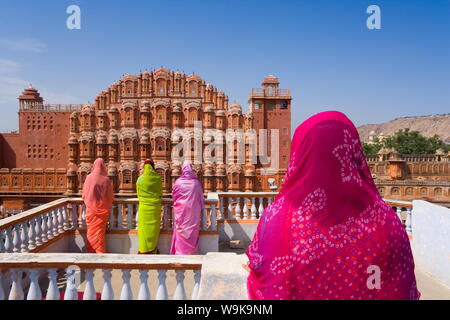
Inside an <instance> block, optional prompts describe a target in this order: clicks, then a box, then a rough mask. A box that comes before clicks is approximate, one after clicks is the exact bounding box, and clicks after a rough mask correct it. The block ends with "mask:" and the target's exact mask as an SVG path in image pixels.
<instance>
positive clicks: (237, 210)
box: [234, 197, 241, 219]
mask: <svg viewBox="0 0 450 320" xmlns="http://www.w3.org/2000/svg"><path fill="white" fill-rule="evenodd" d="M235 199H236V207H235V208H234V212H235V216H234V217H235V218H236V219H241V204H240V202H241V198H239V197H238V198H235Z"/></svg>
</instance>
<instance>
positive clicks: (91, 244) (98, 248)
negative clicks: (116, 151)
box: [82, 158, 114, 253]
mask: <svg viewBox="0 0 450 320" xmlns="http://www.w3.org/2000/svg"><path fill="white" fill-rule="evenodd" d="M82 197H83V201H84V203H85V205H86V225H87V251H88V252H89V253H105V252H106V239H105V238H106V225H107V224H108V219H109V210H110V208H111V205H112V203H113V199H114V192H113V186H112V182H111V180H109V178H108V176H107V174H106V166H105V162H104V161H103V159H101V158H98V159H97V160H95V161H94V164H93V166H92V170H91V173H90V174H89V175H88V176H87V177H86V181H85V182H84V185H83V194H82Z"/></svg>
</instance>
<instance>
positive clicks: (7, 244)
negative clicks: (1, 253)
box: [5, 227, 14, 252]
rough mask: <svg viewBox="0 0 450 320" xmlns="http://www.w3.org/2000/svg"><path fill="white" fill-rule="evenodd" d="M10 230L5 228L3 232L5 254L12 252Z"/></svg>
mask: <svg viewBox="0 0 450 320" xmlns="http://www.w3.org/2000/svg"><path fill="white" fill-rule="evenodd" d="M11 231H12V228H11V227H9V228H6V230H5V232H6V234H5V252H13V248H14V245H13V239H12V232H11Z"/></svg>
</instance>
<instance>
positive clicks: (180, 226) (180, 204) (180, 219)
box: [170, 162, 204, 254]
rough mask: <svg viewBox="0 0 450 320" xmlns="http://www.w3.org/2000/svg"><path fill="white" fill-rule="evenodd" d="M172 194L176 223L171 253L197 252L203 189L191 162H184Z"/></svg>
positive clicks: (174, 224)
mask: <svg viewBox="0 0 450 320" xmlns="http://www.w3.org/2000/svg"><path fill="white" fill-rule="evenodd" d="M172 196H173V210H174V214H173V215H174V223H173V237H172V247H171V249H170V254H197V253H198V241H199V233H200V220H201V219H200V217H201V213H202V210H203V207H204V201H203V189H202V186H201V184H200V181H199V180H198V178H197V176H196V175H195V172H194V171H193V170H192V165H191V164H190V163H189V162H185V163H184V165H183V169H182V174H181V177H179V178H178V179H177V181H176V182H175V184H174V186H173V190H172Z"/></svg>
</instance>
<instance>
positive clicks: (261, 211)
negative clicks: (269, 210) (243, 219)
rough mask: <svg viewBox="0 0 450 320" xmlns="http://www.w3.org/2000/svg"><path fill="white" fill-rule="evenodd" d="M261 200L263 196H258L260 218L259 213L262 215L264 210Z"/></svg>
mask: <svg viewBox="0 0 450 320" xmlns="http://www.w3.org/2000/svg"><path fill="white" fill-rule="evenodd" d="M263 201H264V198H262V197H260V198H259V207H258V218H260V217H261V215H262V214H263V212H264V205H263Z"/></svg>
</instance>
